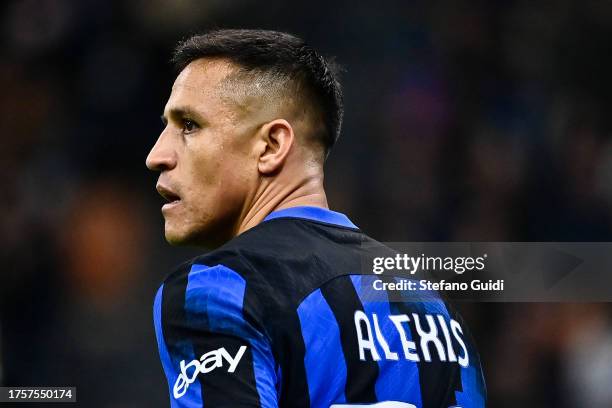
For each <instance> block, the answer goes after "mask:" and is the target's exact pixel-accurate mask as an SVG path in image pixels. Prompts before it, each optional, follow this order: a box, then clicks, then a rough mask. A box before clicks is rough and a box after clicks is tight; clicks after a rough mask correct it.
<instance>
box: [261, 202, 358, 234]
mask: <svg viewBox="0 0 612 408" xmlns="http://www.w3.org/2000/svg"><path fill="white" fill-rule="evenodd" d="M275 218H302V219H306V220H313V221H319V222H324V223H326V224H333V225H339V226H341V227H347V228H355V229H357V226H356V225H355V224H353V223H352V222H351V220H349V218H348V217H347V216H346V215H344V214H342V213H339V212H335V211H332V210H328V209H326V208H321V207H307V206H303V207H291V208H285V209H283V210H277V211H273V212H271V213H270V214H268V216H267V217H266V218H264V221H268V220H273V219H275Z"/></svg>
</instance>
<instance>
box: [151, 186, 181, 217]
mask: <svg viewBox="0 0 612 408" xmlns="http://www.w3.org/2000/svg"><path fill="white" fill-rule="evenodd" d="M156 189H157V192H158V193H159V195H161V196H162V197H163V198H164V199H165V200H166V201H167V202H168V203H166V204H164V205H163V206H162V211H164V210H169V209H170V208H172V207H175V206H177V205H178V204H179V203H180V202H181V197H180V196H179V195H178V194H177V193H175V192H174V191H172V190H171V189H170V188H169V187H166V186H164V185H162V184H157V186H156Z"/></svg>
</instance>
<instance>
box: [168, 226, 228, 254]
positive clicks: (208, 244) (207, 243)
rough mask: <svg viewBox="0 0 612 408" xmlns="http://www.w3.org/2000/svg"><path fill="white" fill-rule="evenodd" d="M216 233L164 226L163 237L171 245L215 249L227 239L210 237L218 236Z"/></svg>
mask: <svg viewBox="0 0 612 408" xmlns="http://www.w3.org/2000/svg"><path fill="white" fill-rule="evenodd" d="M218 236H219V235H218V234H210V233H209V234H206V233H202V232H199V233H195V232H185V231H176V230H174V229H172V228H168V227H166V229H165V237H166V242H168V243H169V244H170V245H172V246H191V247H198V248H206V249H215V248H218V247H220V246H221V245H223V244H224V243H225V242H226V241H227V240H218V239H211V238H214V237H218Z"/></svg>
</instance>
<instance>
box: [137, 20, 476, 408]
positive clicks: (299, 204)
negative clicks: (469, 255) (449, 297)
mask: <svg viewBox="0 0 612 408" xmlns="http://www.w3.org/2000/svg"><path fill="white" fill-rule="evenodd" d="M174 62H175V63H176V65H177V68H178V70H179V74H178V77H177V78H176V81H175V83H174V86H173V87H172V93H171V95H170V98H169V100H168V103H167V104H166V107H165V109H164V114H163V122H164V124H165V128H164V130H163V131H162V133H161V135H160V136H159V139H158V140H157V143H156V144H155V146H154V147H153V149H152V150H151V152H150V154H149V157H148V158H147V166H148V167H149V169H151V170H155V171H159V172H160V173H161V174H160V177H159V181H158V184H157V190H158V191H159V193H160V194H161V195H162V196H163V197H164V198H165V199H166V200H167V201H168V203H167V204H165V205H164V206H163V207H162V213H163V215H164V218H165V236H166V239H167V240H168V241H169V242H170V243H172V244H176V245H183V244H192V245H198V246H203V247H209V248H216V249H215V250H213V251H212V252H209V253H208V254H206V255H203V256H200V257H197V258H195V259H193V260H191V261H189V262H187V263H185V264H183V265H182V266H181V267H179V268H178V269H177V270H176V271H175V272H174V273H173V274H171V275H170V276H169V277H168V278H167V279H166V280H165V282H164V284H163V285H162V286H161V288H160V289H159V291H158V293H157V296H156V298H155V304H154V320H155V329H156V334H157V341H158V346H159V352H160V356H161V360H162V365H163V367H164V371H165V373H166V376H167V379H168V385H169V391H170V401H171V406H172V407H201V406H205V407H325V408H328V407H330V406H331V407H352V406H357V405H359V406H375V407H413V406H416V407H445V408H446V407H451V406H462V407H482V406H484V399H485V396H484V384H483V381H482V372H481V369H480V363H479V361H478V356H477V354H476V352H475V349H474V347H473V345H472V343H471V342H470V341H469V339H468V337H467V332H466V329H465V328H463V327H462V326H461V324H460V323H459V322H458V321H457V320H455V318H454V317H453V316H454V315H452V312H451V311H449V310H448V308H447V307H446V305H445V304H444V303H443V302H442V301H441V300H439V298H437V296H434V297H430V298H428V299H426V300H425V301H422V302H420V301H414V299H413V300H410V299H407V298H402V297H401V296H399V297H398V296H395V297H392V296H391V295H388V294H387V293H386V292H383V294H382V295H383V296H384V299H383V300H380V299H371V298H370V297H369V293H368V292H369V291H370V290H371V289H368V288H370V287H371V285H370V283H371V282H370V281H371V279H372V278H373V276H368V275H362V272H361V267H360V265H361V260H362V259H363V257H364V256H365V257H367V256H368V255H369V251H371V250H370V249H367V248H371V247H379V248H380V245H376V242H375V241H373V240H372V239H371V238H369V237H367V236H366V235H364V234H363V233H362V232H361V231H360V230H359V229H358V228H357V227H356V226H355V225H354V224H353V223H352V222H351V221H350V220H349V219H348V218H347V217H346V216H345V215H343V214H340V213H337V212H333V211H330V210H329V209H328V205H327V200H326V196H325V191H324V189H323V163H324V161H325V158H326V157H327V155H328V153H329V150H330V149H331V147H332V146H333V145H334V142H335V141H336V139H337V138H338V135H339V132H340V125H341V121H342V109H343V108H342V94H341V91H340V85H339V83H338V81H337V79H336V68H335V67H334V66H333V65H332V64H330V63H328V62H326V61H325V60H324V59H323V58H322V57H321V56H320V55H319V54H318V53H317V52H316V51H314V50H313V49H312V48H311V47H309V46H308V45H306V44H305V43H304V42H303V41H302V40H300V39H298V38H296V37H294V36H292V35H289V34H285V33H279V32H273V31H261V30H220V31H213V32H210V33H208V34H205V35H200V36H194V37H192V38H189V39H188V40H186V41H184V42H182V43H181V44H180V45H179V46H178V47H177V49H176V51H175V54H174ZM385 278H386V279H393V278H392V277H385ZM390 299H391V300H392V301H390ZM451 330H452V335H449V333H451ZM443 333H444V334H445V336H446V337H445V336H443V335H442V334H443Z"/></svg>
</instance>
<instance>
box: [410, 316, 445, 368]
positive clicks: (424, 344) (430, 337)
mask: <svg viewBox="0 0 612 408" xmlns="http://www.w3.org/2000/svg"><path fill="white" fill-rule="evenodd" d="M412 319H413V321H414V327H416V331H417V333H418V334H419V337H420V338H421V351H422V352H423V359H424V360H425V361H427V362H430V361H431V354H430V353H429V347H428V343H433V345H434V346H435V347H436V350H437V351H438V357H440V361H446V354H444V347H443V346H442V342H441V341H440V340H439V339H438V328H437V327H436V323H435V322H434V318H433V316H431V315H425V320H427V324H428V325H429V331H425V330H423V327H421V322H420V320H419V315H418V314H416V313H413V314H412Z"/></svg>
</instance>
